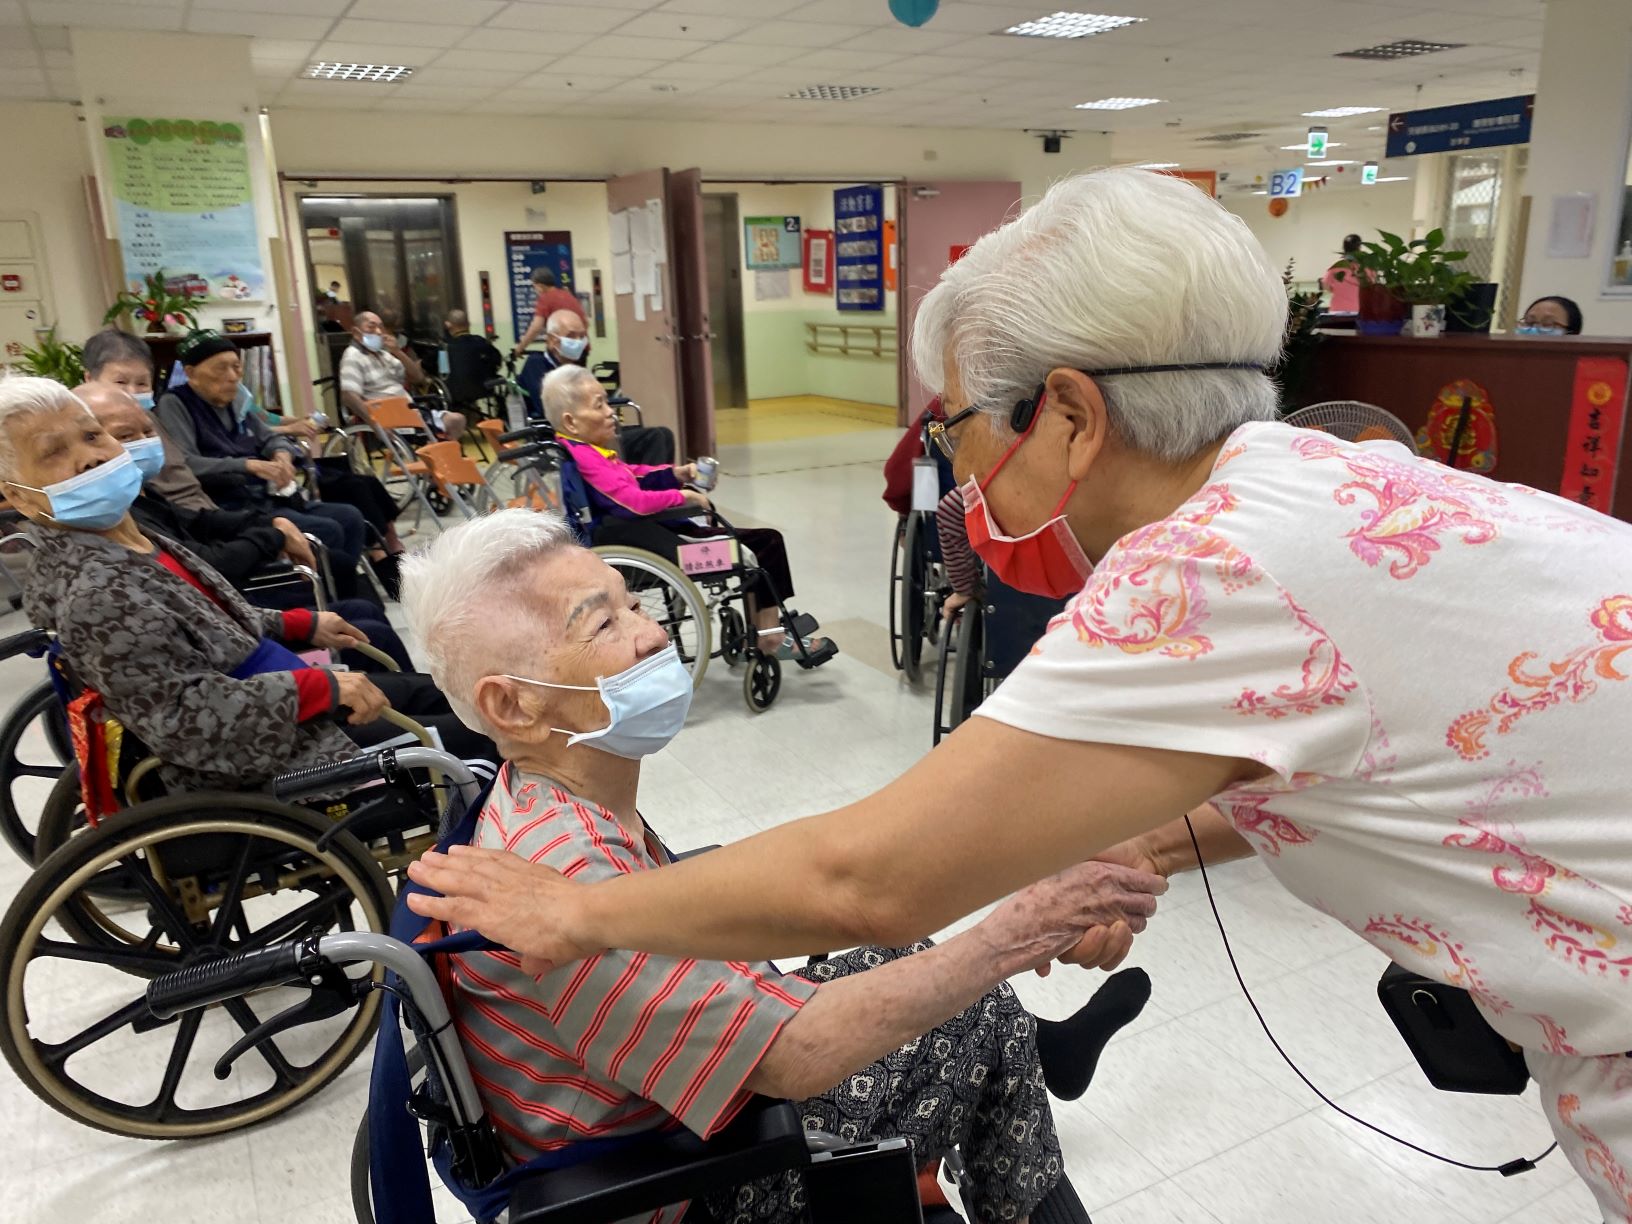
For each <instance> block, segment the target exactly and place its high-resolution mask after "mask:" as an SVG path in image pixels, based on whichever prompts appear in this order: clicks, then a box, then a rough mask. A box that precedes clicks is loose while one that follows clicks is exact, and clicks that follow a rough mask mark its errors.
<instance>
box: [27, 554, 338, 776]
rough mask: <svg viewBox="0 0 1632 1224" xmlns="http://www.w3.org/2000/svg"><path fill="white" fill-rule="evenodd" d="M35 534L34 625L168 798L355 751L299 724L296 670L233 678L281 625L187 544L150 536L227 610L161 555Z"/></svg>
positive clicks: (327, 730)
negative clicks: (146, 758)
mask: <svg viewBox="0 0 1632 1224" xmlns="http://www.w3.org/2000/svg"><path fill="white" fill-rule="evenodd" d="M31 534H32V536H33V537H34V539H35V540H36V541H37V542H38V544H39V549H38V551H36V552H35V554H34V557H33V561H32V564H31V565H30V567H29V574H28V581H27V583H26V585H25V589H24V609H25V611H26V612H27V614H28V616H29V619H30V620H31V621H32V622H33V624H34V625H35V626H36V627H38V628H41V629H50V630H53V631H55V633H56V635H57V638H58V641H59V642H60V643H61V647H62V651H63V654H64V655H66V656H67V659H68V662H69V663H70V664H71V665H72V667H73V670H74V674H75V675H76V676H78V677H79V679H80V680H82V681H83V682H84V683H85V684H87V685H88V686H90V687H91V688H94V689H95V690H96V691H97V692H99V693H101V694H102V698H103V701H104V702H105V703H106V705H107V708H108V712H109V713H110V714H112V715H113V716H114V717H115V718H117V719H118V720H119V721H120V723H122V724H123V725H124V726H125V727H126V728H128V729H129V730H130V732H131V733H132V734H134V735H136V736H138V737H139V738H140V739H141V741H142V742H143V743H144V744H146V745H147V747H148V749H149V750H151V751H152V752H153V754H154V755H155V756H157V757H158V758H159V759H160V760H161V761H162V762H163V763H164V768H163V769H162V770H161V771H160V775H161V777H162V778H163V780H164V783H165V785H166V787H168V788H169V789H170V790H172V791H175V790H197V789H200V788H222V789H227V790H245V789H250V788H254V787H259V786H261V785H263V784H264V783H266V782H268V781H269V780H270V779H272V778H273V777H275V776H276V775H278V774H281V773H285V772H287V771H289V770H292V769H300V768H304V767H306V766H309V765H318V764H322V763H324V762H326V761H334V760H339V759H341V758H343V757H347V756H351V755H352V754H353V753H354V752H355V751H356V749H355V748H354V747H353V745H352V743H351V741H350V740H349V739H347V738H346V736H345V735H344V734H342V733H341V731H340V730H339V728H337V727H335V726H334V725H333V724H331V723H329V722H328V721H326V720H322V719H319V720H316V721H312V722H306V723H298V722H297V721H296V712H297V709H298V698H297V696H296V692H295V683H294V679H293V677H292V676H291V674H290V673H289V672H286V671H279V672H268V673H266V674H263V675H259V676H251V677H249V678H248V679H245V680H235V679H233V678H232V675H231V672H232V670H233V669H234V668H236V667H237V666H238V665H239V664H240V663H242V662H243V661H244V660H245V659H246V658H248V657H249V655H250V652H251V651H253V650H254V649H255V647H256V644H257V643H258V642H259V641H260V639H261V638H262V637H263V636H264V637H271V638H277V637H279V635H280V633H281V630H282V618H281V616H280V615H279V614H278V613H277V612H267V611H263V610H261V609H259V608H253V607H251V606H250V605H249V604H247V603H245V602H244V599H243V597H242V596H241V595H239V594H238V592H237V591H235V590H233V588H232V587H231V586H230V585H229V584H228V583H227V581H226V579H224V578H222V577H221V575H220V574H218V573H216V572H215V571H214V570H213V569H211V568H210V567H209V566H208V565H206V564H205V563H204V562H202V561H200V560H199V559H198V558H197V557H196V556H194V555H193V554H192V553H190V552H188V551H187V550H186V549H185V548H183V547H182V546H181V545H179V544H177V543H175V542H174V541H173V540H168V539H165V538H164V537H162V536H157V535H154V536H151V538H152V540H153V542H154V543H155V544H156V545H158V546H159V547H161V548H163V549H164V550H165V551H166V552H168V553H170V554H171V555H172V556H173V557H175V558H176V559H177V560H178V561H180V562H181V563H182V564H183V565H184V566H186V567H187V569H188V570H189V571H191V572H192V573H193V574H194V575H195V576H197V578H198V579H199V581H200V582H201V583H203V584H204V585H205V586H206V587H208V588H209V589H210V590H211V592H213V593H214V595H215V597H216V598H217V599H218V600H220V603H221V606H220V607H217V606H216V605H215V604H213V603H211V602H210V601H209V600H208V599H206V598H205V597H204V596H203V594H202V593H200V592H199V591H197V590H195V589H194V588H193V587H192V586H191V585H189V584H188V583H186V582H184V581H182V580H181V579H180V578H178V577H176V575H174V574H172V573H171V572H170V571H168V570H166V569H165V568H164V567H163V566H162V565H161V564H160V563H159V562H158V560H157V558H156V557H155V556H153V555H152V554H142V553H138V552H133V551H131V550H130V549H128V548H125V547H124V546H123V545H120V544H116V543H114V542H113V541H111V540H108V539H105V538H104V537H102V536H100V535H95V534H93V533H91V532H85V531H71V530H64V529H60V528H50V527H34V528H32V529H31Z"/></svg>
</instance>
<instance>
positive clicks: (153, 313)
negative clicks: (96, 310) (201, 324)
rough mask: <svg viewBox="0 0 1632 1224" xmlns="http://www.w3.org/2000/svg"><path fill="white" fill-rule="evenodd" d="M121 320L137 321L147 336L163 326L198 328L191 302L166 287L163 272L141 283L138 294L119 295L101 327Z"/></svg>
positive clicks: (158, 272) (129, 292)
mask: <svg viewBox="0 0 1632 1224" xmlns="http://www.w3.org/2000/svg"><path fill="white" fill-rule="evenodd" d="M121 318H130V319H140V320H142V321H143V322H145V323H146V324H147V330H148V331H150V332H162V331H163V330H164V325H165V324H166V323H176V324H180V325H181V326H183V327H185V328H186V329H187V330H188V331H192V330H193V329H194V328H196V327H197V326H198V313H197V312H196V311H195V310H194V309H193V299H192V298H191V297H190V296H188V294H187V292H186V291H185V290H183V291H182V292H180V293H176V292H174V291H173V290H172V289H171V288H170V286H169V285H168V284H167V283H166V280H165V275H164V269H162V268H161V269H159V271H157V272H151V273H149V274H148V276H147V278H146V279H145V280H144V281H143V282H142V291H141V292H140V293H132V292H131V291H130V290H128V289H127V290H124V291H122V292H121V293H120V294H119V296H118V297H116V298H114V299H113V305H112V306H109V307H108V313H107V314H105V315H103V316H102V322H103V323H116V322H118V321H119V320H120V319H121Z"/></svg>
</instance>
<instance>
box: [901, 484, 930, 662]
mask: <svg viewBox="0 0 1632 1224" xmlns="http://www.w3.org/2000/svg"><path fill="white" fill-rule="evenodd" d="M923 532H924V516H923V515H921V514H909V515H907V526H906V530H905V532H904V538H903V540H902V543H901V554H902V556H901V562H902V573H901V583H900V586H899V587H898V588H897V591H896V594H897V595H898V596H899V600H900V605H901V610H900V613H899V617H900V626H901V670H902V671H903V672H905V673H906V677H907V679H908V680H910V681H912V682H913V683H914V684H916V683H917V682H918V679H919V677H921V676H922V675H923V658H924V585H925V583H926V582H927V581H928V577H929V563H928V553H927V550H926V547H925V545H924V543H923Z"/></svg>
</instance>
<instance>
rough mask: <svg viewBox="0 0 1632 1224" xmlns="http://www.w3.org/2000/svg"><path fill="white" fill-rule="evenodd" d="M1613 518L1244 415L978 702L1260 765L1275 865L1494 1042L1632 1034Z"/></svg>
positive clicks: (1624, 613)
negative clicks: (1480, 1018) (1438, 981)
mask: <svg viewBox="0 0 1632 1224" xmlns="http://www.w3.org/2000/svg"><path fill="white" fill-rule="evenodd" d="M1629 678H1632V526H1628V525H1627V524H1625V523H1621V522H1617V521H1615V520H1613V519H1609V518H1606V517H1604V516H1602V515H1600V514H1597V513H1594V512H1593V511H1590V510H1587V509H1585V508H1583V507H1580V506H1576V505H1573V504H1571V503H1569V502H1565V501H1562V500H1560V499H1559V498H1556V497H1552V496H1549V495H1547V494H1543V493H1537V492H1536V491H1535V490H1533V489H1528V488H1524V487H1521V486H1516V485H1503V484H1498V483H1496V482H1495V481H1493V480H1489V479H1486V478H1483V477H1478V476H1472V475H1468V474H1465V473H1461V472H1454V471H1452V470H1450V469H1448V468H1446V467H1444V466H1442V465H1440V464H1438V463H1435V462H1431V461H1429V460H1425V459H1419V458H1417V457H1415V456H1413V455H1411V454H1410V453H1409V452H1408V451H1406V450H1405V448H1403V447H1401V446H1399V445H1397V444H1394V443H1387V442H1383V443H1378V442H1371V443H1365V444H1361V445H1351V444H1348V443H1344V442H1340V441H1338V440H1336V439H1333V438H1330V437H1328V436H1326V435H1324V434H1319V433H1314V432H1311V431H1308V430H1300V429H1294V428H1290V427H1288V426H1285V425H1276V424H1262V423H1260V424H1252V425H1246V426H1243V427H1242V428H1241V429H1239V430H1237V431H1236V432H1235V433H1234V434H1233V435H1232V436H1231V437H1230V439H1229V441H1228V443H1227V444H1226V446H1225V447H1224V449H1223V451H1222V452H1221V453H1220V455H1219V459H1218V462H1217V464H1216V465H1215V467H1214V469H1213V473H1212V477H1211V480H1210V481H1209V483H1208V484H1207V485H1206V487H1205V488H1203V489H1202V490H1201V491H1200V492H1199V493H1197V494H1196V495H1195V497H1193V498H1192V499H1191V500H1190V501H1189V502H1188V503H1186V504H1185V505H1183V506H1181V507H1180V508H1179V509H1178V510H1176V511H1175V512H1174V513H1173V514H1172V515H1171V516H1170V517H1168V518H1166V519H1164V520H1162V521H1160V522H1157V523H1153V524H1151V525H1150V526H1148V527H1145V528H1142V529H1140V530H1138V531H1135V532H1132V533H1131V534H1129V535H1127V536H1125V537H1124V538H1123V539H1121V540H1119V541H1118V542H1117V544H1116V546H1115V547H1114V548H1112V549H1111V551H1110V552H1109V553H1108V554H1107V555H1106V557H1105V559H1104V561H1103V562H1102V563H1101V564H1100V566H1099V567H1098V568H1097V569H1096V570H1095V572H1094V574H1093V576H1092V577H1091V578H1090V579H1089V581H1088V584H1087V586H1086V587H1085V588H1084V589H1083V591H1082V593H1081V594H1080V595H1078V596H1077V597H1076V598H1075V599H1074V600H1072V602H1071V603H1070V604H1068V605H1067V606H1066V609H1065V611H1064V612H1063V613H1062V614H1061V615H1060V616H1059V617H1058V618H1056V619H1055V621H1054V622H1053V624H1052V625H1051V627H1050V630H1049V632H1048V634H1047V635H1046V636H1045V637H1044V638H1043V639H1042V640H1041V641H1040V642H1039V643H1038V645H1037V647H1036V649H1035V650H1034V651H1033V653H1032V655H1031V656H1030V657H1029V658H1028V659H1026V660H1025V661H1024V662H1023V663H1022V664H1021V665H1020V667H1019V668H1018V669H1016V671H1015V672H1014V674H1013V675H1011V676H1010V677H1009V679H1008V680H1007V681H1006V682H1005V683H1004V684H1003V685H1002V687H1001V688H1000V689H999V690H998V691H997V693H996V694H994V695H993V696H992V697H991V698H990V699H989V700H988V701H987V702H986V704H984V705H983V706H981V708H980V710H979V713H980V714H981V715H982V716H984V717H987V718H993V719H996V720H998V721H1000V722H1003V723H1007V724H1010V725H1012V726H1015V727H1020V728H1024V729H1026V730H1029V731H1033V732H1037V733H1039V734H1042V735H1048V736H1053V737H1056V738H1067V739H1075V740H1092V741H1097V742H1102V743H1110V744H1128V745H1137V746H1142V747H1150V748H1162V749H1171V750H1180V751H1190V752H1205V753H1215V754H1218V755H1220V756H1230V757H1240V758H1245V759H1250V760H1254V761H1259V762H1261V763H1263V764H1264V765H1266V766H1268V767H1269V768H1270V769H1271V770H1273V771H1274V772H1273V775H1272V776H1270V777H1269V778H1267V779H1266V780H1264V781H1260V782H1255V783H1253V784H1251V785H1250V786H1237V787H1233V788H1231V789H1230V790H1228V791H1226V792H1225V793H1224V794H1222V795H1220V796H1219V797H1218V799H1217V802H1218V805H1219V807H1220V809H1221V810H1222V811H1223V812H1225V814H1226V815H1228V816H1229V817H1230V818H1231V819H1232V820H1233V822H1234V824H1235V826H1236V828H1237V829H1238V830H1239V831H1240V832H1241V833H1242V835H1243V836H1245V837H1246V838H1247V839H1248V840H1249V841H1250V842H1251V843H1252V844H1253V846H1254V847H1255V848H1256V850H1257V851H1258V854H1259V855H1260V857H1261V858H1263V860H1264V861H1265V862H1266V863H1267V864H1268V866H1269V867H1270V869H1271V870H1272V871H1273V872H1274V873H1275V875H1276V876H1277V878H1279V880H1280V881H1281V883H1283V884H1284V885H1285V886H1286V887H1287V888H1288V889H1290V890H1291V891H1292V892H1293V893H1295V894H1296V895H1297V896H1299V897H1301V898H1302V899H1303V900H1304V901H1306V902H1308V903H1309V904H1310V905H1312V906H1315V907H1316V908H1317V909H1320V910H1322V911H1324V912H1325V913H1327V914H1329V915H1331V916H1332V917H1333V918H1336V919H1337V920H1338V921H1340V922H1342V923H1344V924H1345V925H1347V926H1348V927H1350V928H1351V929H1352V930H1354V931H1355V932H1357V933H1358V934H1359V935H1360V936H1361V937H1362V938H1364V939H1366V940H1368V941H1369V942H1371V943H1373V944H1375V945H1376V946H1377V947H1378V948H1380V949H1382V950H1383V951H1384V952H1386V953H1388V955H1389V956H1390V957H1392V958H1393V959H1394V960H1395V961H1396V962H1398V963H1400V964H1402V965H1405V966H1407V967H1408V968H1411V969H1414V970H1416V971H1418V972H1421V973H1424V974H1428V975H1431V976H1434V975H1437V976H1438V977H1441V978H1443V979H1444V980H1445V981H1447V982H1450V983H1453V984H1455V985H1457V986H1461V987H1464V988H1466V989H1468V990H1469V991H1470V992H1472V994H1473V997H1474V998H1475V999H1476V1000H1477V1001H1478V1003H1479V1005H1480V1007H1481V1009H1482V1010H1483V1011H1484V1013H1485V1014H1486V1016H1487V1017H1488V1018H1489V1019H1490V1021H1491V1023H1492V1024H1493V1025H1495V1027H1496V1028H1497V1029H1498V1030H1499V1031H1500V1032H1502V1033H1503V1034H1504V1035H1505V1036H1507V1037H1508V1038H1509V1039H1510V1040H1512V1041H1514V1042H1517V1043H1518V1044H1520V1045H1523V1046H1527V1047H1530V1048H1534V1049H1538V1050H1546V1051H1549V1052H1552V1053H1556V1054H1612V1053H1620V1052H1623V1051H1627V1050H1632V743H1629V742H1628V740H1629V737H1628V732H1629V731H1632V683H1627V681H1628V679H1629Z"/></svg>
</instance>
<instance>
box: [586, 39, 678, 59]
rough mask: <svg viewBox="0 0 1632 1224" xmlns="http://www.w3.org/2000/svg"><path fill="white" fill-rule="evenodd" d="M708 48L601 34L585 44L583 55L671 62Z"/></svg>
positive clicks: (671, 41) (674, 40) (674, 41)
mask: <svg viewBox="0 0 1632 1224" xmlns="http://www.w3.org/2000/svg"><path fill="white" fill-rule="evenodd" d="M706 46H708V44H707V43H706V42H703V41H701V40H697V41H692V42H688V41H685V40H683V39H679V38H635V37H632V36H630V35H627V34H603V35H601V37H599V38H597V39H594V40H593V41H591V42H588V43H585V44H584V46H583V52H584V54H585V55H595V56H628V57H629V58H630V59H641V60H671V59H679V58H680V57H681V56H684V55H689V54H691V52H693V51H701V50H702V49H703V48H704V47H706Z"/></svg>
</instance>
